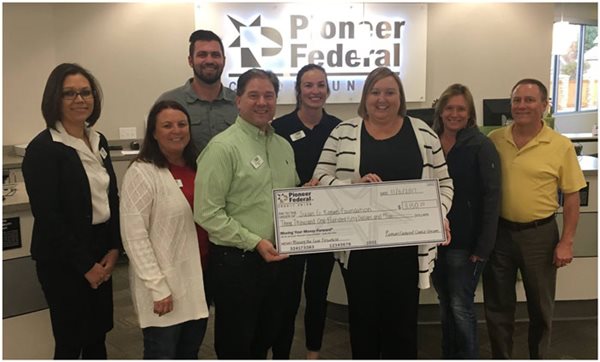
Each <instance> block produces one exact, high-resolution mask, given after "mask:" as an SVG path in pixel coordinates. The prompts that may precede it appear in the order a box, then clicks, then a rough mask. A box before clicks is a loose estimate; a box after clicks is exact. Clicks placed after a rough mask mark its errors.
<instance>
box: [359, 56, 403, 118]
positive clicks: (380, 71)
mask: <svg viewBox="0 0 600 362" xmlns="http://www.w3.org/2000/svg"><path fill="white" fill-rule="evenodd" d="M387 77H393V78H394V80H395V81H396V83H398V88H399V89H400V109H398V115H400V116H402V117H404V116H405V115H406V95H405V94H404V87H402V81H401V80H400V77H399V76H398V74H397V73H394V72H392V71H391V70H390V69H389V68H386V67H379V68H375V69H373V70H372V71H371V73H369V75H368V76H367V79H366V80H365V85H364V86H363V91H362V95H361V97H360V103H359V105H358V115H359V116H361V117H362V118H363V119H364V118H367V116H368V114H367V96H368V95H369V93H370V92H371V90H372V89H373V87H374V86H375V83H377V82H378V81H380V80H382V79H383V78H387Z"/></svg>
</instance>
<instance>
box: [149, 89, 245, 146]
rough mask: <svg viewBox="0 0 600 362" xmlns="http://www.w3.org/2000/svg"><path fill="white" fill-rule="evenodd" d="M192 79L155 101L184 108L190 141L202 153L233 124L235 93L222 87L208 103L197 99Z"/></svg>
mask: <svg viewBox="0 0 600 362" xmlns="http://www.w3.org/2000/svg"><path fill="white" fill-rule="evenodd" d="M192 79H193V78H190V79H189V80H188V81H186V82H185V84H184V85H183V86H181V87H178V88H175V89H172V90H170V91H167V92H165V93H163V94H162V95H161V96H160V97H158V99H157V100H156V101H157V102H158V101H162V100H173V101H177V102H179V103H181V105H182V106H184V107H185V109H186V110H187V111H188V113H189V114H190V118H191V120H190V121H191V123H192V129H191V132H192V139H193V140H194V143H195V144H196V146H197V147H198V150H199V151H200V152H202V150H203V149H204V147H206V145H207V144H208V142H209V141H210V140H211V139H212V138H213V137H214V136H215V135H216V134H218V133H220V132H222V131H224V130H225V129H226V128H227V127H229V126H231V125H232V124H233V123H234V122H235V120H236V118H237V115H238V109H237V106H236V104H235V92H234V91H232V90H231V89H229V88H227V87H225V86H222V88H221V93H220V94H219V96H218V97H217V99H215V100H214V101H212V102H208V101H205V100H202V99H200V98H198V96H197V95H196V93H195V92H194V90H193V89H192Z"/></svg>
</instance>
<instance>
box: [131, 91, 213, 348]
mask: <svg viewBox="0 0 600 362" xmlns="http://www.w3.org/2000/svg"><path fill="white" fill-rule="evenodd" d="M196 156H197V151H196V148H195V146H194V143H193V142H191V139H190V120H189V115H188V113H187V111H186V110H185V109H184V108H183V107H182V106H181V105H180V104H179V103H177V102H174V101H161V102H158V103H156V104H155V105H154V106H153V107H152V109H151V110H150V113H149V115H148V124H147V131H146V135H145V138H144V144H143V146H142V149H141V151H140V153H139V155H138V157H137V158H136V159H135V160H134V162H133V163H132V164H131V166H130V167H129V169H128V170H127V172H126V174H125V178H124V180H123V185H122V187H121V206H120V210H121V235H122V238H123V246H124V247H125V250H126V251H127V256H128V257H129V262H130V267H129V277H130V278H129V280H130V286H131V295H132V298H133V302H134V307H135V309H136V312H137V315H138V318H139V321H140V326H141V328H142V333H143V336H144V359H197V358H198V350H199V348H200V344H201V343H202V339H203V338H204V333H205V331H206V325H207V319H208V307H207V304H206V301H205V294H204V283H203V280H202V279H203V278H202V264H201V251H203V250H204V249H205V247H203V246H205V245H206V246H207V243H208V237H207V235H206V231H204V230H203V229H201V228H200V227H199V226H197V225H196V224H195V223H194V217H193V213H192V205H193V200H194V196H193V193H194V178H195V175H196V162H195V161H196ZM202 258H203V259H205V258H206V254H205V253H203V255H202Z"/></svg>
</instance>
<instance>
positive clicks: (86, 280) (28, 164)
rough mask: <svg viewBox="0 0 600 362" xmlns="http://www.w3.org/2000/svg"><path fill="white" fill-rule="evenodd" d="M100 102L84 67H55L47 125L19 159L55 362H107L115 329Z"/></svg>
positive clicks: (45, 107)
mask: <svg viewBox="0 0 600 362" xmlns="http://www.w3.org/2000/svg"><path fill="white" fill-rule="evenodd" d="M101 101H102V94H101V90H100V88H99V85H98V83H97V81H96V80H95V78H94V77H93V76H92V75H91V74H90V73H89V72H88V71H87V70H85V69H84V68H82V67H81V66H79V65H77V64H68V63H64V64H60V65H59V66H57V67H56V68H55V69H54V70H53V71H52V73H51V74H50V76H49V78H48V81H47V83H46V88H45V89H44V95H43V99H42V114H43V116H44V119H45V120H46V125H47V128H46V129H45V130H44V131H42V132H41V133H40V134H38V135H37V136H36V137H35V138H34V139H33V140H32V141H31V142H30V143H29V146H28V147H27V151H26V153H25V159H24V160H23V176H24V179H25V186H26V188H27V194H28V195H29V202H30V204H31V211H32V213H33V217H34V224H33V234H32V241H31V256H32V258H33V259H34V260H35V261H36V269H37V274H38V279H39V281H40V284H41V285H42V289H43V291H44V295H45V297H46V300H47V302H48V306H49V307H50V318H51V321H52V332H53V334H54V340H55V350H54V358H55V359H77V358H80V357H81V358H87V359H105V358H106V346H105V336H106V332H108V331H109V330H111V329H112V326H113V304H112V282H111V273H112V271H113V268H114V266H115V263H116V261H117V258H118V256H119V249H120V247H121V236H120V232H119V199H118V195H117V183H116V177H115V173H114V170H113V167H112V164H111V161H110V154H109V149H108V143H107V141H106V138H105V137H104V136H103V135H102V134H100V133H98V132H96V131H94V130H93V129H92V126H93V125H94V124H95V123H96V121H97V120H98V118H99V116H100V110H101Z"/></svg>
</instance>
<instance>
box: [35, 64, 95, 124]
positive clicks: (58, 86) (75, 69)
mask: <svg viewBox="0 0 600 362" xmlns="http://www.w3.org/2000/svg"><path fill="white" fill-rule="evenodd" d="M75 74H81V75H83V76H84V77H85V78H86V79H87V80H88V82H90V87H91V88H92V94H93V95H94V109H93V111H92V114H91V115H90V116H89V117H88V119H86V120H85V121H86V123H87V125H88V127H91V126H93V125H94V124H96V121H98V118H100V112H101V111H102V90H101V89H100V84H98V81H97V80H96V78H94V76H93V75H92V74H91V73H90V72H89V71H88V70H86V69H85V68H83V67H82V66H81V65H79V64H75V63H62V64H59V65H58V66H57V67H56V68H54V70H53V71H52V72H51V73H50V76H49V77H48V80H47V81H46V87H45V88H44V95H43V96H42V115H43V116H44V120H45V121H46V125H47V126H48V128H54V129H56V122H57V121H60V120H61V118H62V104H63V95H62V93H63V84H64V83H65V79H66V78H67V77H68V76H70V75H75Z"/></svg>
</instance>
